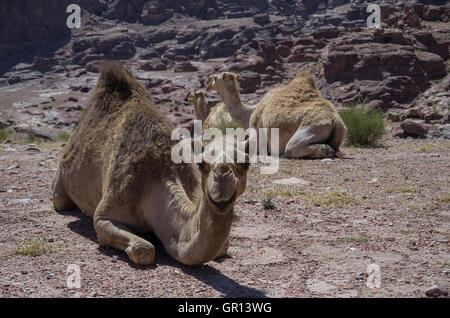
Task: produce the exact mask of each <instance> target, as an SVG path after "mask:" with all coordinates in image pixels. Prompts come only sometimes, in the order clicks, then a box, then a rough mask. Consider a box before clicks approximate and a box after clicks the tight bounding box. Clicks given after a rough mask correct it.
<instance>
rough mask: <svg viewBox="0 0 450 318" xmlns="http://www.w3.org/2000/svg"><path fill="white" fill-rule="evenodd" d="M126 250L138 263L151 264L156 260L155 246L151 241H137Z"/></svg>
mask: <svg viewBox="0 0 450 318" xmlns="http://www.w3.org/2000/svg"><path fill="white" fill-rule="evenodd" d="M125 252H126V253H127V255H128V257H129V258H130V259H131V260H132V261H133V262H134V263H136V264H138V265H150V264H152V263H153V262H154V261H155V247H154V246H153V245H152V244H150V243H144V242H136V243H134V244H133V245H131V246H129V247H127V249H126V250H125Z"/></svg>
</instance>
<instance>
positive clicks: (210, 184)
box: [199, 135, 250, 215]
mask: <svg viewBox="0 0 450 318" xmlns="http://www.w3.org/2000/svg"><path fill="white" fill-rule="evenodd" d="M220 143H222V147H220V146H221V145H220ZM241 146H242V147H237V145H236V142H235V138H234V137H230V136H226V135H225V136H223V137H218V138H214V139H213V140H212V141H211V142H210V143H209V144H207V145H206V146H205V149H204V152H203V154H205V151H207V152H208V153H214V155H213V156H212V159H213V160H203V162H202V163H200V164H199V168H200V172H201V175H202V191H203V194H204V195H205V197H206V198H207V202H208V203H209V204H210V205H211V206H212V208H213V210H214V212H216V213H217V214H219V215H226V214H228V213H229V212H230V211H231V210H232V209H233V207H234V204H235V202H236V199H237V198H238V197H239V196H240V195H241V194H242V193H243V192H244V191H245V187H246V182H247V171H248V168H249V166H250V164H249V156H248V149H249V142H248V140H247V141H246V142H245V144H243V145H241ZM210 147H211V148H210ZM217 147H219V149H223V151H217V152H216V151H214V150H213V151H211V150H212V149H218V148H217ZM241 148H242V149H241ZM226 149H234V152H230V151H228V152H227V151H226ZM242 150H244V151H242ZM230 153H232V154H230ZM231 155H233V157H234V158H231ZM227 158H228V159H231V160H227ZM241 159H243V160H241ZM227 161H233V162H234V163H227ZM239 161H244V162H243V163H236V162H239Z"/></svg>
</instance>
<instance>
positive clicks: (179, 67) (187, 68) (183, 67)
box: [174, 61, 198, 73]
mask: <svg viewBox="0 0 450 318" xmlns="http://www.w3.org/2000/svg"><path fill="white" fill-rule="evenodd" d="M196 71H198V68H197V67H195V66H194V65H192V63H191V62H188V61H184V62H179V63H176V64H175V68H174V72H175V73H182V72H196Z"/></svg>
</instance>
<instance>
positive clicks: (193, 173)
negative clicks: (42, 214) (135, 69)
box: [53, 62, 247, 264]
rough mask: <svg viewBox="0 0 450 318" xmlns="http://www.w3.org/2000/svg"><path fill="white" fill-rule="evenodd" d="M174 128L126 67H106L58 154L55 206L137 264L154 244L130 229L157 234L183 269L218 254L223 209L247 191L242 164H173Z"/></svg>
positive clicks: (225, 222) (225, 219) (225, 218)
mask: <svg viewBox="0 0 450 318" xmlns="http://www.w3.org/2000/svg"><path fill="white" fill-rule="evenodd" d="M174 128H175V127H174V126H173V124H172V123H171V122H170V120H169V119H168V117H167V116H165V115H164V114H163V113H162V112H161V111H160V110H159V109H158V108H157V107H156V106H155V104H154V102H153V101H152V100H151V98H150V95H149V94H148V92H147V90H146V89H145V88H144V87H143V86H142V85H141V84H140V83H139V82H138V81H137V80H136V79H135V78H134V77H133V75H132V74H131V73H130V72H129V71H128V70H127V69H125V68H124V67H122V66H121V65H120V64H118V63H115V62H107V63H105V64H104V65H103V66H102V70H101V74H100V78H99V81H98V84H97V88H96V89H95V91H94V93H93V95H92V97H91V101H90V104H89V106H88V110H87V113H86V114H85V116H84V119H83V121H82V122H81V124H80V125H79V126H78V127H77V128H76V129H75V130H74V132H73V134H72V136H71V137H70V139H69V141H68V143H67V145H66V146H65V148H64V151H63V153H62V157H61V161H60V164H59V167H58V170H57V172H56V174H55V179H54V182H53V203H54V206H55V207H56V208H57V209H59V210H64V209H69V208H72V207H73V206H74V205H76V206H78V207H79V208H80V209H81V210H82V211H83V212H84V213H85V214H87V215H89V216H93V217H94V227H95V230H96V232H97V236H98V239H99V242H100V243H101V244H105V245H110V246H113V247H115V248H118V249H121V250H125V251H126V252H127V254H128V256H129V257H130V259H131V260H132V261H134V262H135V263H138V264H150V263H152V262H153V260H154V247H153V245H152V244H151V243H149V242H147V241H146V240H144V239H142V238H140V237H139V236H137V235H135V234H133V233H132V231H136V232H148V231H153V232H155V234H156V235H157V236H158V237H159V239H160V240H161V241H162V243H163V244H164V246H165V248H166V250H167V251H168V253H169V254H170V255H171V256H173V257H174V258H175V259H177V260H179V261H180V262H183V263H185V264H199V263H203V262H205V261H208V260H210V259H212V258H214V257H216V256H217V255H218V254H220V253H224V246H225V245H226V237H227V236H228V233H229V228H230V226H231V219H232V213H229V212H230V211H232V210H233V206H234V203H235V201H236V199H237V197H238V196H239V195H240V194H242V192H243V191H244V189H245V180H246V172H247V166H245V165H232V164H211V165H206V164H205V165H203V169H201V171H200V170H199V168H198V167H197V166H196V165H194V164H188V163H182V164H175V163H174V162H173V161H172V159H171V150H172V147H173V146H174V145H175V143H177V142H176V141H172V140H171V134H172V131H173V129H174ZM217 142H222V140H218V141H217ZM205 167H206V168H205ZM230 171H231V172H230ZM213 175H214V176H215V177H214V178H212V176H213ZM202 180H203V181H202ZM217 182H219V183H221V184H222V186H221V187H217V184H216V183H217ZM205 183H206V184H205ZM212 198H214V200H213V199H212ZM206 225H207V227H205V226H206Z"/></svg>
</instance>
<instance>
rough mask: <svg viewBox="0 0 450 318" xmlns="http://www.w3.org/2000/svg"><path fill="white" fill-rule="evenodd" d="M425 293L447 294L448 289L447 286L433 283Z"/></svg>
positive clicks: (434, 294) (430, 295) (433, 295)
mask: <svg viewBox="0 0 450 318" xmlns="http://www.w3.org/2000/svg"><path fill="white" fill-rule="evenodd" d="M425 295H427V296H428V297H439V296H447V295H448V290H447V288H445V287H442V286H438V285H433V286H431V287H430V288H428V289H427V290H425Z"/></svg>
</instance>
